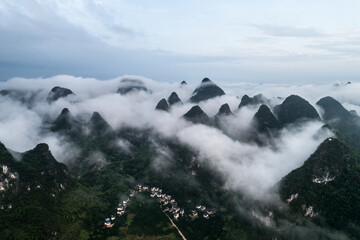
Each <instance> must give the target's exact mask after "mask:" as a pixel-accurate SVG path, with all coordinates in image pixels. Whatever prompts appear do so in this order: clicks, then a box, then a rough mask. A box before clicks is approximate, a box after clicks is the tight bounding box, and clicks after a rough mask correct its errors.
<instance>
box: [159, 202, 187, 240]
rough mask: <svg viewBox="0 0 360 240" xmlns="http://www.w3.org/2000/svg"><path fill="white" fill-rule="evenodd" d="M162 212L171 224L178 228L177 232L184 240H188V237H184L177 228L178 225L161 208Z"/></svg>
mask: <svg viewBox="0 0 360 240" xmlns="http://www.w3.org/2000/svg"><path fill="white" fill-rule="evenodd" d="M160 209H161V211H162V212H163V213H164V214H165V215H166V216H167V217H168V219H169V220H170V222H171V224H172V225H173V226H174V227H175V228H176V230H177V231H178V232H179V234H180V236H181V237H182V238H183V240H187V239H186V237H185V236H184V234H182V232H181V231H180V229H179V228H178V227H177V226H176V224H175V223H174V221H173V220H172V219H171V218H170V217H169V215H167V214H166V212H164V211H163V210H162V208H161V206H160Z"/></svg>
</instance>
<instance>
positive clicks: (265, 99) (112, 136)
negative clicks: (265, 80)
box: [0, 75, 360, 239]
mask: <svg viewBox="0 0 360 240" xmlns="http://www.w3.org/2000/svg"><path fill="white" fill-rule="evenodd" d="M359 88H360V85H359V84H358V83H350V82H347V83H335V84H326V85H315V84H314V85H285V84H284V85H281V84H253V83H226V82H225V83H224V82H220V81H219V82H218V81H213V80H210V79H208V78H204V79H203V80H202V81H199V82H198V83H194V84H190V83H189V84H188V83H186V82H185V81H183V82H178V83H165V82H156V81H154V80H151V79H147V78H144V77H139V76H123V77H119V78H115V79H110V80H97V79H93V78H81V77H73V76H66V75H59V76H54V77H51V78H36V79H24V78H13V79H10V80H8V81H6V82H1V83H0V90H1V91H0V94H1V96H0V106H1V109H2V111H1V112H0V141H1V143H2V144H3V145H2V147H1V148H2V149H1V163H0V164H1V166H2V170H3V171H2V173H1V177H0V181H1V185H0V187H1V188H0V191H1V196H2V198H1V201H0V205H1V210H0V211H2V213H3V214H2V216H3V217H1V222H2V223H4V224H5V226H7V227H6V228H4V229H5V230H2V231H1V236H3V237H5V238H15V239H17V238H21V236H28V234H29V233H31V234H32V235H33V236H37V237H36V238H47V239H48V238H55V239H56V238H60V239H64V238H65V239H69V238H78V239H80V238H84V239H89V238H90V239H104V238H110V237H112V238H111V239H118V238H119V239H130V238H129V236H135V237H136V236H137V237H151V236H152V237H156V238H157V239H181V238H186V239H274V238H277V239H304V238H306V237H305V236H307V237H310V238H311V239H340V238H343V239H353V238H356V236H358V234H359V227H358V224H359V217H358V216H357V214H356V213H354V212H356V209H357V208H358V207H355V205H356V203H357V202H358V200H359V197H360V195H359V194H358V190H357V189H358V188H357V187H358V186H359V183H360V182H359V179H360V178H359V177H360V171H359V168H358V157H357V156H358V151H359V149H360V148H359V147H360V145H359V141H358V140H359V136H360V135H359V133H360V125H359V123H360V120H359V119H360V117H359V116H358V115H357V112H356V110H360V108H359V106H360V105H359V104H360V102H359V99H358V97H357V94H358V92H359V91H358V90H359ZM31 149H32V150H31ZM139 185H140V186H139ZM143 186H146V187H145V188H144V187H143ZM143 188H144V189H143ZM155 189H157V191H155ZM159 189H161V192H159ZM153 190H154V191H153ZM162 191H163V192H166V194H169V196H170V199H168V200H166V196H167V195H166V194H163V193H162ZM147 192H150V195H149V193H147ZM329 198H331V199H332V200H333V202H332V203H329V201H330V199H329ZM46 199H47V200H46ZM127 200H129V202H130V203H129V204H128V202H127ZM170 200H171V201H170ZM44 201H45V202H46V203H45V202H44ZM123 201H125V202H126V203H122V202H123ZM119 202H120V203H119ZM174 203H175V204H174ZM120 204H121V209H124V210H121V211H119V210H118V211H116V208H118V209H119V206H120ZM117 205H119V206H118V207H116V206H117ZM24 206H26V207H24ZM156 206H158V207H159V206H160V209H161V210H160V209H158V207H157V208H156ZM202 206H204V209H207V210H202ZM205 206H206V207H205ZM125 208H126V210H125ZM35 209H37V210H35ZM177 209H178V210H177ZM34 211H35V212H38V213H39V214H38V215H37V214H33V212H34ZM159 211H160V212H159ZM178 211H180V212H178ZM145 213H146V214H145ZM179 213H181V214H180V215H179ZM195 213H196V214H195ZM110 216H112V217H111V220H110ZM140 216H141V217H140ZM107 217H109V220H106V221H105V225H104V219H105V218H107ZM166 217H168V218H169V219H167V218H166ZM18 218H25V219H27V220H26V221H22V222H21V223H20V222H19V223H17V224H13V223H14V221H15V222H16V221H17V220H16V219H18ZM170 219H173V221H174V222H173V223H174V224H175V225H176V227H177V230H178V231H176V230H175V228H173V227H171V225H169V224H170V222H169V220H170ZM34 222H37V223H34ZM180 233H181V234H180Z"/></svg>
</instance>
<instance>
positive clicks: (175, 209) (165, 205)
mask: <svg viewBox="0 0 360 240" xmlns="http://www.w3.org/2000/svg"><path fill="white" fill-rule="evenodd" d="M129 192H130V194H129V197H126V198H124V200H122V201H121V202H120V203H119V204H118V206H117V207H116V214H113V215H111V216H110V217H109V218H106V219H105V222H104V227H106V228H111V227H113V226H114V224H115V223H114V221H115V219H116V215H118V216H122V215H124V214H125V209H126V206H127V205H128V203H129V202H130V201H131V198H133V197H135V195H136V194H138V193H141V192H149V193H150V197H151V198H154V199H156V200H157V202H159V204H160V208H161V210H162V211H163V212H164V213H165V214H166V215H167V213H170V215H172V217H173V219H174V220H179V218H180V217H185V216H189V217H191V218H197V217H199V216H202V217H203V218H204V219H209V218H210V217H213V216H215V214H216V210H215V209H209V208H207V207H206V206H204V205H196V207H195V209H191V210H185V209H184V208H181V207H180V206H179V205H178V203H177V201H176V200H175V198H173V197H172V196H171V195H168V194H166V193H165V192H163V190H162V189H161V188H159V187H149V186H146V185H142V184H137V185H136V186H135V187H134V189H130V190H129Z"/></svg>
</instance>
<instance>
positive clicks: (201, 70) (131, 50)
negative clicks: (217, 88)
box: [0, 0, 360, 83]
mask: <svg viewBox="0 0 360 240" xmlns="http://www.w3.org/2000/svg"><path fill="white" fill-rule="evenodd" d="M359 11H360V1H357V0H343V1H338V0H317V1H310V0H272V1H268V0H252V1H239V0H227V1H220V0H182V1H169V0H153V1H147V0H57V1H55V0H16V1H13V0H0V80H6V79H8V78H11V77H15V76H20V77H48V76H52V75H57V74H69V75H75V76H83V77H97V78H100V79H108V78H113V77H116V76H120V75H124V74H135V75H142V76H145V77H148V78H152V79H154V80H157V81H170V82H175V81H181V80H186V81H190V82H198V81H200V80H201V79H202V78H203V77H204V76H208V77H210V78H211V79H213V80H215V81H228V82H257V83H261V82H286V83H298V82H307V83H308V82H322V83H324V82H344V81H357V80H358V79H359V76H360V67H359V66H360V14H359Z"/></svg>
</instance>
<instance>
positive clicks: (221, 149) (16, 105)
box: [0, 76, 360, 198]
mask: <svg viewBox="0 0 360 240" xmlns="http://www.w3.org/2000/svg"><path fill="white" fill-rule="evenodd" d="M123 79H137V80H141V81H143V82H144V84H145V85H146V87H147V88H148V89H150V90H151V91H152V94H148V93H145V92H142V91H140V92H134V93H129V94H127V95H120V94H118V93H116V91H117V88H118V86H119V84H120V82H121V81H122V80H123ZM218 84H219V85H220V87H222V88H223V89H224V90H225V92H226V95H224V96H221V97H217V98H214V99H210V100H208V101H205V102H201V103H200V104H199V105H200V107H201V108H202V109H203V110H204V111H205V112H206V113H207V114H208V115H209V116H210V117H213V116H214V115H215V114H216V113H217V111H218V109H219V108H220V106H221V105H222V104H224V103H228V104H229V105H230V108H231V110H232V111H233V112H234V116H231V117H227V118H225V119H224V121H223V122H222V124H223V125H224V128H223V131H220V130H218V129H215V128H212V127H208V126H205V125H194V124H192V123H190V122H188V121H186V120H185V119H183V118H182V115H183V114H184V113H186V112H187V111H188V110H189V109H190V108H191V107H192V106H193V105H194V104H192V103H189V102H188V99H189V98H190V96H191V94H192V91H193V90H194V89H195V88H196V85H191V84H190V85H180V83H159V82H156V81H153V80H151V79H147V78H144V77H139V76H124V77H119V78H115V79H110V80H107V81H100V80H97V79H94V78H81V77H73V76H54V77H52V78H38V79H23V78H14V79H11V80H9V81H7V82H1V83H0V90H3V89H16V90H18V91H23V92H25V93H27V94H29V93H31V94H33V95H34V97H32V99H33V103H32V104H31V105H27V104H24V103H23V102H21V101H19V100H16V99H14V98H11V97H9V96H0V107H1V109H2V111H1V112H0V141H2V142H3V143H4V144H5V145H6V146H7V147H8V148H10V149H13V150H15V151H20V152H23V151H26V150H29V149H31V148H33V147H34V146H35V145H36V144H38V143H40V142H46V143H48V144H49V145H50V149H51V151H52V152H53V154H54V155H55V157H56V158H57V159H58V160H60V161H64V162H65V161H67V160H68V159H69V158H74V157H76V156H78V155H79V151H78V150H77V149H76V147H74V146H71V145H69V144H66V143H65V142H64V140H63V139H61V138H60V137H59V136H58V135H57V134H54V133H51V132H49V131H47V130H46V126H49V123H51V122H52V121H54V120H55V119H56V117H57V116H58V115H59V114H60V112H61V110H62V109H63V108H65V107H66V108H69V110H70V112H71V113H72V114H73V115H74V116H75V117H76V118H77V119H78V120H80V121H83V122H87V121H88V120H89V119H90V116H91V114H92V113H93V112H94V111H98V112H99V113H100V114H101V115H102V116H103V117H104V118H105V119H106V121H107V122H108V123H109V124H110V125H111V126H112V127H113V128H114V129H116V130H117V129H120V128H122V127H124V126H128V127H134V128H140V129H141V128H146V129H149V128H150V129H153V130H154V131H155V132H156V133H158V134H159V135H160V136H162V137H165V138H176V139H178V140H179V141H180V142H181V143H182V144H186V145H188V146H190V147H191V148H192V149H193V150H195V151H196V152H197V153H199V160H200V161H206V162H208V163H209V164H210V165H211V166H213V167H214V169H216V170H217V171H218V172H219V173H221V174H222V175H223V176H224V177H225V180H226V185H225V187H227V188H230V189H232V190H239V191H242V192H246V193H247V194H248V195H249V196H251V197H254V198H260V197H263V196H264V195H266V193H267V192H268V190H269V189H270V188H271V187H272V186H273V185H274V184H275V183H276V182H277V181H279V180H280V179H281V177H283V176H285V175H286V174H287V173H289V172H290V171H291V170H293V169H295V168H297V167H299V166H301V165H302V164H303V162H304V161H305V160H306V159H307V158H308V157H309V156H310V154H311V153H312V152H314V151H315V149H316V148H317V146H318V145H319V144H320V143H321V141H323V140H324V139H325V138H326V137H328V136H330V135H331V133H329V132H326V131H324V132H323V133H322V135H321V134H320V135H319V134H318V131H319V129H320V128H321V126H322V123H321V122H307V123H306V124H303V125H302V126H298V127H296V128H295V127H294V128H286V129H283V130H282V131H281V133H280V136H279V137H278V139H277V141H276V143H275V144H274V145H271V146H263V147H259V146H258V145H256V144H250V143H248V142H245V141H241V140H242V138H241V137H239V136H241V135H246V133H247V132H248V130H249V129H251V128H252V126H251V122H252V121H251V120H252V118H253V116H254V114H255V112H256V111H257V108H258V107H257V106H255V107H250V108H248V107H245V108H242V109H240V110H238V109H237V108H238V105H239V103H240V98H241V97H242V95H244V94H248V95H249V96H253V95H255V94H258V93H262V94H263V95H264V96H265V97H267V98H269V99H270V104H269V105H270V106H269V107H270V108H271V109H272V108H273V107H274V106H275V105H277V104H279V103H281V102H282V101H283V99H284V98H285V97H287V96H289V95H291V94H298V95H300V96H302V97H303V98H305V99H306V100H308V101H309V102H310V103H311V104H313V106H315V107H316V105H315V103H316V101H317V100H319V99H320V98H321V97H323V96H327V95H330V96H332V97H334V98H336V99H337V100H339V101H340V102H342V103H344V106H345V107H348V108H353V109H355V110H358V109H359V104H360V101H359V99H358V92H359V90H360V84H358V83H352V84H338V85H333V84H329V85H299V86H289V85H275V84H264V85H262V84H252V83H223V84H221V83H218ZM54 86H61V87H67V88H70V89H71V90H72V91H73V92H74V93H75V94H76V95H75V96H72V97H67V98H62V99H59V100H58V101H56V102H53V103H49V102H47V101H46V97H47V94H48V93H49V91H50V90H51V89H52V88H53V87H54ZM173 91H175V92H177V94H178V95H179V97H180V98H181V100H182V101H183V103H184V104H179V105H174V106H172V107H171V109H170V111H169V112H163V111H156V110H155V106H156V104H157V103H158V101H159V100H160V99H162V98H167V97H168V96H169V95H170V94H171V92H173ZM31 94H30V95H31ZM349 110H350V109H349ZM225 126H226V127H225ZM315 135H316V136H317V137H316V138H315V137H314V136H315ZM118 146H119V148H121V149H123V150H124V151H125V152H129V151H130V149H131V145H130V144H129V143H128V142H127V141H126V140H123V139H119V141H118ZM64 152H67V153H71V154H68V155H64ZM160 160H161V159H160ZM160 160H159V159H157V161H160Z"/></svg>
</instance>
